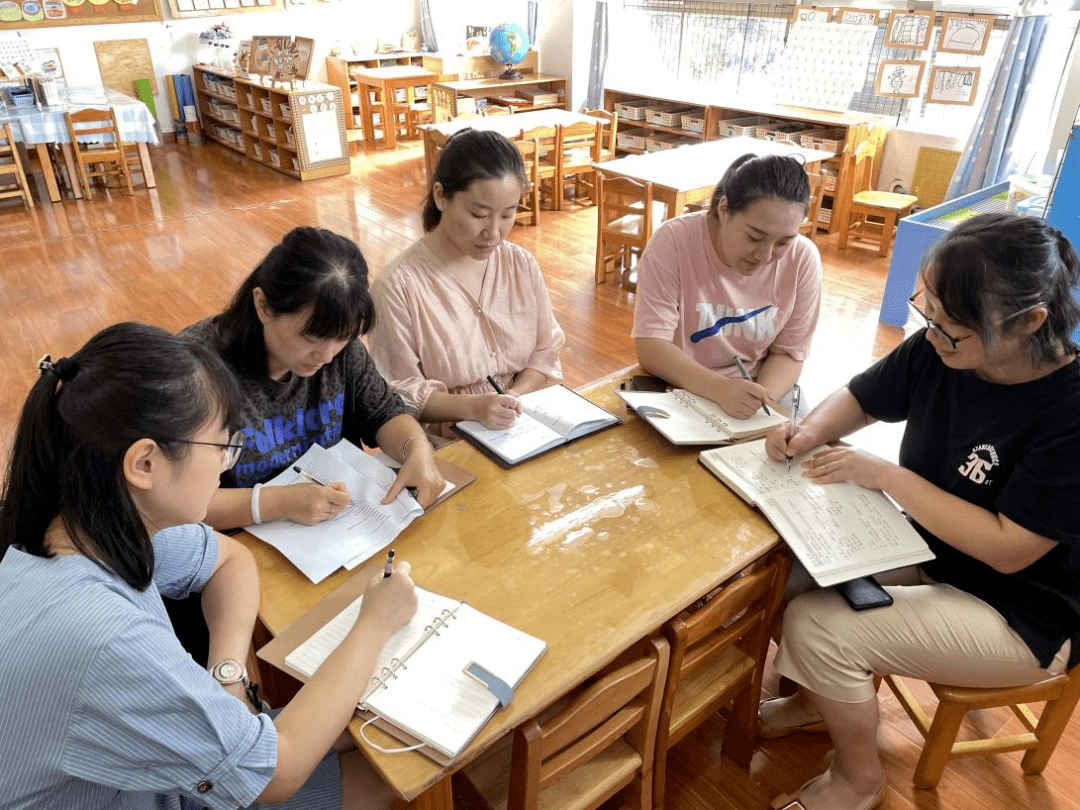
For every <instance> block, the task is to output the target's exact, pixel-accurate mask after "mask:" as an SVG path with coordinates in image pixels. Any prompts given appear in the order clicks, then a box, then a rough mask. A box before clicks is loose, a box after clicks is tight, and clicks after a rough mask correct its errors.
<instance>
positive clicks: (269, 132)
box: [266, 121, 274, 138]
mask: <svg viewBox="0 0 1080 810" xmlns="http://www.w3.org/2000/svg"><path fill="white" fill-rule="evenodd" d="M266 136H267V137H268V138H273V137H274V124H273V122H271V121H267V122H266Z"/></svg>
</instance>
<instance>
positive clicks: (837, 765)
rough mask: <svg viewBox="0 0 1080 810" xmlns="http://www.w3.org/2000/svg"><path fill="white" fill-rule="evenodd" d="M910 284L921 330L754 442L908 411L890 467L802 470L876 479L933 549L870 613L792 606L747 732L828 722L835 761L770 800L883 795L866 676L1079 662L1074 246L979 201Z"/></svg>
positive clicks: (819, 593) (784, 450) (1079, 277)
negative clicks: (773, 677)
mask: <svg viewBox="0 0 1080 810" xmlns="http://www.w3.org/2000/svg"><path fill="white" fill-rule="evenodd" d="M920 281H921V289H920V290H919V291H918V292H917V293H916V294H915V295H914V296H913V297H912V312H913V314H914V315H916V316H917V317H920V318H922V319H923V322H924V323H925V325H926V328H925V329H923V330H920V331H919V332H917V333H915V334H913V335H912V336H911V337H909V338H908V339H907V340H906V341H904V343H903V344H901V345H900V346H899V347H897V349H896V350H895V351H893V352H892V353H891V354H889V355H888V356H887V357H885V358H884V359H882V360H881V361H880V362H878V363H877V364H876V365H875V366H873V367H872V368H870V369H869V370H867V371H865V372H863V373H861V374H859V375H857V376H856V377H855V378H854V379H852V380H851V382H850V383H849V384H848V385H847V387H845V388H843V389H841V390H840V391H838V392H836V393H835V394H833V395H832V396H830V397H829V398H828V399H826V400H825V401H824V402H822V403H821V405H820V406H818V407H817V408H815V409H814V411H813V412H812V413H810V415H809V416H807V417H806V418H805V419H803V420H802V422H801V423H800V424H799V426H798V428H797V430H796V431H795V433H794V434H793V435H792V436H790V437H789V436H788V435H787V432H786V431H785V430H783V429H780V430H776V431H774V432H773V433H771V434H770V436H769V438H768V440H767V443H766V446H767V450H768V452H769V455H770V456H771V457H772V458H774V459H777V460H781V459H783V458H785V457H786V456H799V455H800V454H802V453H806V452H807V451H809V450H811V449H813V448H815V447H819V446H821V445H822V444H828V443H833V442H836V441H837V440H838V439H840V438H842V437H844V436H846V435H848V434H849V433H852V432H853V431H855V430H858V429H859V428H861V427H863V426H864V425H867V424H869V423H871V422H873V421H875V420H878V419H880V420H884V421H889V422H899V421H906V426H905V430H904V438H903V441H902V443H901V446H900V463H899V464H891V463H889V462H886V461H884V460H883V459H880V458H877V457H875V456H872V455H870V454H868V453H864V452H862V451H859V450H856V449H854V448H852V447H846V446H839V447H833V448H831V449H829V450H826V451H823V452H819V453H816V454H815V455H814V456H812V457H810V458H806V459H804V460H802V469H803V475H804V476H806V477H808V478H810V479H811V480H813V481H814V482H816V483H818V484H826V485H827V484H830V483H833V482H839V481H850V482H853V483H855V484H859V485H861V486H864V487H867V488H868V489H875V490H880V491H882V492H885V493H886V494H888V495H889V496H890V497H891V498H892V499H893V500H895V501H896V502H897V503H898V504H899V505H900V507H901V508H902V509H903V510H904V511H905V512H907V515H908V518H909V519H910V520H911V522H912V524H913V525H914V526H915V528H916V529H917V530H918V531H919V533H920V534H921V535H922V536H923V537H924V538H925V540H926V542H927V543H928V544H929V546H930V548H931V550H932V551H933V552H934V554H935V555H936V557H935V559H933V560H931V561H930V562H926V563H923V564H922V565H920V566H917V567H911V568H910V569H901V570H898V571H893V572H888V573H886V574H882V575H879V577H878V579H879V581H881V583H882V584H883V585H885V586H886V587H887V590H888V591H889V593H890V594H891V595H892V597H893V601H894V603H893V605H892V606H890V607H887V608H885V609H883V610H872V611H866V612H862V613H855V612H853V611H852V610H851V609H850V608H848V606H847V605H846V604H845V603H844V602H843V600H842V599H841V597H840V595H839V594H837V593H836V591H835V590H833V589H832V588H825V589H817V590H811V591H809V592H806V593H803V594H802V595H801V596H798V597H796V598H794V599H793V600H792V601H791V602H790V603H789V605H788V607H787V609H786V611H785V613H784V620H783V638H782V639H781V640H780V648H779V651H778V653H777V656H776V669H777V671H778V672H779V673H780V674H781V675H782V676H785V677H787V678H790V679H791V680H793V681H795V682H796V683H798V684H799V685H800V687H801V688H800V690H799V692H798V693H796V694H795V695H793V696H791V697H786V698H777V699H774V700H769V701H767V702H765V703H763V704H762V708H761V718H762V724H761V728H762V732H763V736H768V737H778V736H782V735H783V734H786V733H790V732H792V731H799V730H812V729H817V730H828V732H829V733H830V734H831V735H832V739H833V744H834V745H835V746H836V757H835V758H834V759H833V762H832V765H831V766H830V768H829V770H828V771H827V772H826V773H825V774H824V776H823V777H820V778H818V779H815V780H812V781H811V782H809V783H807V784H806V785H805V786H804V787H803V788H802V790H801V791H800V792H799V795H798V797H797V799H792V800H791V801H790V802H789V803H787V804H785V803H783V802H780V803H777V804H776V805H774V806H776V807H791V808H799V807H802V808H806V810H817V808H830V810H865V808H870V807H875V806H877V805H879V804H880V803H881V802H882V801H883V800H884V796H885V785H884V781H885V780H884V774H883V771H882V767H881V763H880V760H879V758H878V753H877V746H876V733H877V725H878V714H877V711H878V710H877V698H876V696H875V692H874V683H873V678H874V676H875V675H887V674H897V675H910V676H912V677H915V678H919V679H920V680H924V681H931V682H938V683H948V684H951V685H956V686H971V687H994V688H997V687H1008V686H1018V685H1022V684H1028V683H1035V682H1038V681H1040V680H1043V679H1045V678H1047V677H1050V676H1052V675H1057V674H1060V673H1061V672H1063V671H1065V670H1066V669H1068V668H1071V667H1073V666H1075V665H1076V664H1077V663H1078V662H1080V471H1078V470H1080V466H1078V464H1077V460H1078V459H1080V418H1078V414H1080V364H1078V362H1077V347H1076V345H1075V344H1074V343H1073V341H1072V335H1073V332H1074V330H1075V329H1076V327H1077V325H1078V324H1080V306H1078V305H1077V302H1076V299H1075V298H1074V297H1073V290H1074V289H1076V288H1077V286H1078V285H1080V263H1078V261H1077V255H1076V252H1075V251H1074V250H1073V247H1072V245H1071V244H1070V243H1069V241H1068V240H1067V239H1065V238H1064V237H1063V236H1062V235H1061V233H1060V232H1058V231H1057V230H1055V229H1054V228H1051V227H1049V226H1047V225H1046V223H1045V222H1043V221H1041V220H1038V219H1034V218H1032V217H1024V216H1017V215H1015V214H984V215H982V216H979V217H976V218H974V219H971V220H968V221H967V222H964V223H962V224H960V225H958V226H957V227H956V228H955V229H954V230H952V231H951V232H950V233H949V234H948V235H947V236H946V237H945V239H944V240H942V242H941V243H940V244H939V245H938V246H937V248H936V249H935V250H934V252H933V253H932V255H931V256H930V259H929V261H928V262H927V263H926V264H925V265H924V267H923V269H922V272H921V273H920ZM793 579H795V577H794V575H793ZM791 592H792V589H791V588H789V594H790V593H791Z"/></svg>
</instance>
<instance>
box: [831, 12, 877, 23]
mask: <svg viewBox="0 0 1080 810" xmlns="http://www.w3.org/2000/svg"><path fill="white" fill-rule="evenodd" d="M833 20H834V21H835V22H838V23H844V24H845V25H877V24H878V10H877V9H876V8H840V9H837V10H836V16H835V17H834V18H833Z"/></svg>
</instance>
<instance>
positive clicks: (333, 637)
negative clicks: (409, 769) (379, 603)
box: [285, 588, 547, 762]
mask: <svg viewBox="0 0 1080 810" xmlns="http://www.w3.org/2000/svg"><path fill="white" fill-rule="evenodd" d="M416 593H417V596H418V598H419V606H418V607H417V610H416V614H415V615H414V616H413V618H412V619H411V620H410V621H409V623H408V624H406V625H405V626H404V627H402V628H401V629H400V630H398V631H397V632H396V633H395V634H394V635H393V636H391V637H390V640H389V641H388V642H387V643H386V646H385V647H383V649H382V651H381V652H380V653H379V657H378V659H377V660H376V664H375V673H374V677H372V679H371V685H370V686H369V688H368V689H367V691H366V692H365V693H364V697H363V699H362V700H361V702H360V704H359V708H360V709H361V710H362V711H364V712H370V713H372V714H374V715H376V716H377V717H379V718H381V719H382V720H384V721H386V722H385V723H382V724H380V726H381V727H382V728H384V729H385V730H387V731H389V732H390V733H391V734H394V733H395V730H400V731H402V732H404V735H405V739H406V740H409V739H410V738H413V739H416V740H419V741H421V742H423V743H425V745H427V746H430V747H431V749H433V751H434V752H435V753H436V754H437V755H438V756H432V758H433V759H436V760H438V761H440V762H446V761H450V760H453V759H454V758H455V757H457V756H458V754H460V753H461V751H462V749H463V748H465V746H466V745H468V743H469V741H470V740H471V739H472V738H473V737H474V736H475V735H476V733H477V732H478V731H479V730H480V729H481V728H482V727H483V726H484V724H485V723H486V722H487V721H488V719H489V718H490V717H491V715H492V714H494V713H495V710H496V709H497V708H498V707H499V700H498V699H497V698H496V697H495V696H494V695H493V694H492V693H491V692H490V691H488V689H487V688H486V687H485V686H484V685H483V684H481V683H480V682H479V681H477V680H476V679H474V678H472V677H471V676H469V675H467V674H465V671H464V670H465V667H467V666H469V664H471V663H473V662H475V663H477V664H480V665H481V666H482V667H484V669H486V670H488V671H489V672H491V673H493V674H495V675H497V676H498V677H499V678H501V679H502V680H504V681H505V682H506V683H508V684H509V685H510V686H511V687H517V685H518V684H519V683H521V680H522V679H523V678H524V677H525V675H526V674H527V673H528V672H529V670H531V669H532V668H533V666H534V665H535V664H536V662H537V661H538V660H539V659H540V657H541V656H542V655H543V654H544V651H545V650H546V649H547V645H546V644H545V643H544V642H543V641H541V640H540V639H538V638H535V637H533V636H530V635H528V634H527V633H523V632H521V631H520V630H516V629H515V628H513V627H511V626H510V625H508V624H505V623H503V622H500V621H498V620H497V619H493V618H492V617H490V616H488V615H487V614H485V613H482V612H480V611H479V610H476V609H475V608H473V607H471V606H469V605H468V604H466V603H465V602H461V601H458V600H457V599H449V598H447V597H445V596H440V595H439V594H436V593H432V592H431V591H426V590H424V589H422V588H417V589H416ZM362 600H363V597H360V598H359V599H356V600H355V601H353V602H352V603H351V604H349V605H348V606H347V607H346V608H345V609H344V610H342V611H341V612H340V613H338V614H337V615H336V616H335V617H334V618H333V619H332V620H331V621H330V622H328V623H327V624H325V625H323V626H322V627H321V628H320V629H319V630H318V631H316V632H315V633H314V634H313V635H312V636H311V637H310V638H308V639H307V640H306V641H304V642H303V643H302V644H300V645H299V646H298V647H297V648H296V649H294V650H293V651H292V652H291V653H288V654H287V655H286V656H285V663H286V664H287V665H288V666H289V667H290V668H291V669H293V670H296V671H297V672H298V673H300V674H301V675H303V676H305V677H310V676H311V675H313V674H314V673H315V670H317V669H318V668H319V666H320V665H321V664H322V662H323V661H324V660H326V657H327V656H328V655H330V653H331V652H333V651H334V649H335V648H336V647H337V645H338V644H340V643H341V641H342V639H344V638H345V635H346V633H348V631H349V628H351V627H352V626H353V624H354V623H355V622H356V617H357V616H358V615H359V613H360V604H361V602H362ZM387 724H389V726H388V725H387ZM421 750H422V751H424V749H421ZM425 753H428V754H429V756H431V752H428V751H425Z"/></svg>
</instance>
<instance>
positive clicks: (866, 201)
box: [834, 141, 919, 256]
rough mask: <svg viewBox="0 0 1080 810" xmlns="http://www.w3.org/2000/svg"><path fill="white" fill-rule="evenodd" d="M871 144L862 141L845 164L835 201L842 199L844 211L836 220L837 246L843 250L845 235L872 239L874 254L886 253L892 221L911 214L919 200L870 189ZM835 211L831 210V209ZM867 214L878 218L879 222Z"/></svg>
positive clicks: (893, 231)
mask: <svg viewBox="0 0 1080 810" xmlns="http://www.w3.org/2000/svg"><path fill="white" fill-rule="evenodd" d="M873 155H874V145H873V144H872V143H870V141H863V142H862V143H860V144H859V146H858V147H857V148H856V149H855V152H854V154H853V155H852V156H851V157H850V158H845V160H846V161H847V162H849V163H850V165H848V166H846V167H845V171H844V183H843V188H842V189H841V190H840V194H839V195H837V202H838V203H842V202H846V204H847V212H846V213H845V214H844V215H843V216H842V217H841V222H840V249H841V250H847V243H848V236H849V235H850V236H856V237H862V238H869V239H874V240H876V241H877V243H878V255H879V256H888V255H889V250H890V249H891V248H892V243H893V239H894V238H896V223H897V221H898V220H899V219H900V217H904V216H907V215H908V214H909V213H911V209H912V207H913V206H914V205H915V203H917V202H918V201H919V198H918V197H915V196H914V195H912V194H894V193H892V192H891V191H874V190H873V189H872V188H871V187H870V184H871V182H872V180H873V176H874V157H873ZM834 210H835V209H834ZM867 217H880V218H881V219H882V220H883V222H882V223H881V224H880V225H879V224H878V223H876V222H870V221H869V220H868V219H867Z"/></svg>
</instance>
